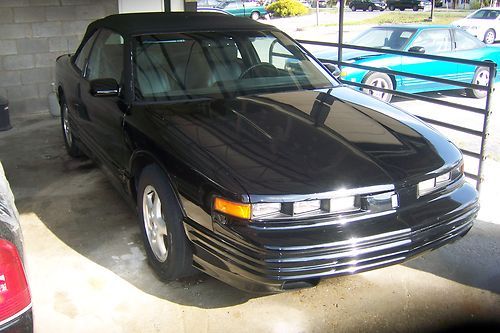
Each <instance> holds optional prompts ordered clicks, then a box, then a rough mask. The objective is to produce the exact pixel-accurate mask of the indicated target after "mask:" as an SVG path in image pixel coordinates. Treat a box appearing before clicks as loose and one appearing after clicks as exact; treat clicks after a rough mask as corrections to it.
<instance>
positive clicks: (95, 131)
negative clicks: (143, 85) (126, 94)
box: [80, 29, 127, 176]
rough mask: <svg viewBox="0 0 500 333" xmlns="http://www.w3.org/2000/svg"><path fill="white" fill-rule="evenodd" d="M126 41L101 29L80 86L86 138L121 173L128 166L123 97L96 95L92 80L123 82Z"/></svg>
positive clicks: (101, 158)
mask: <svg viewBox="0 0 500 333" xmlns="http://www.w3.org/2000/svg"><path fill="white" fill-rule="evenodd" d="M123 59H124V40H123V38H122V36H120V35H119V34H117V33H115V32H112V31H110V30H107V29H102V30H101V31H100V32H99V35H98V37H97V38H96V41H95V43H94V47H93V48H92V51H91V53H90V57H89V61H88V64H87V68H86V74H85V80H84V82H82V85H81V92H80V93H81V101H82V105H83V106H84V108H85V110H86V114H87V119H86V121H85V122H84V132H85V138H86V141H87V142H88V143H89V146H90V148H91V150H92V153H93V154H94V155H95V157H97V158H98V159H99V160H100V161H101V162H103V165H104V166H105V167H107V168H108V169H109V171H111V172H112V174H113V175H115V176H120V173H121V172H122V170H124V166H125V165H126V162H127V160H126V156H127V150H126V145H125V140H124V135H123V131H122V124H123V118H124V115H125V113H124V112H125V109H124V103H123V102H122V97H121V96H116V95H115V96H94V95H93V94H92V93H91V82H92V81H93V80H97V79H114V80H116V82H117V83H119V84H122V75H123Z"/></svg>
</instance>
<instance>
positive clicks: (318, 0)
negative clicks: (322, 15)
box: [311, 0, 328, 8]
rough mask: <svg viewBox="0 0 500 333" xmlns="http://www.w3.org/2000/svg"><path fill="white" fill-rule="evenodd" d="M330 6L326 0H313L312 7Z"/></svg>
mask: <svg viewBox="0 0 500 333" xmlns="http://www.w3.org/2000/svg"><path fill="white" fill-rule="evenodd" d="M327 6H328V2H327V1H326V0H312V1H311V8H316V7H318V8H326V7H327Z"/></svg>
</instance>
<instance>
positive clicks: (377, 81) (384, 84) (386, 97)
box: [363, 73, 394, 103]
mask: <svg viewBox="0 0 500 333" xmlns="http://www.w3.org/2000/svg"><path fill="white" fill-rule="evenodd" d="M363 83H364V84H367V85H369V86H374V87H377V88H382V89H389V90H392V89H393V88H394V85H393V84H392V80H391V78H390V77H389V75H387V74H384V73H371V74H368V75H367V76H366V77H365V78H364V79H363ZM363 91H364V92H365V93H367V94H369V95H372V96H373V97H375V98H377V99H380V100H382V101H384V102H387V103H389V102H390V101H391V99H392V94H390V93H387V92H383V91H378V90H374V89H369V88H363Z"/></svg>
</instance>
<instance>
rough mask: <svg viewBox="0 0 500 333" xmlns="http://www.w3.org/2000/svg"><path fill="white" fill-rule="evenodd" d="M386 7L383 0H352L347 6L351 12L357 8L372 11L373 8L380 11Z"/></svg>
mask: <svg viewBox="0 0 500 333" xmlns="http://www.w3.org/2000/svg"><path fill="white" fill-rule="evenodd" d="M385 7H387V5H386V3H385V1H384V0H353V1H351V3H350V4H349V8H351V10H352V11H353V12H355V11H356V10H358V9H361V10H363V11H365V10H368V11H369V12H373V11H374V10H380V11H381V12H382V11H384V10H385Z"/></svg>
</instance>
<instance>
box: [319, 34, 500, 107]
mask: <svg viewBox="0 0 500 333" xmlns="http://www.w3.org/2000/svg"><path fill="white" fill-rule="evenodd" d="M350 44H353V45H359V46H366V47H374V48H381V49H390V50H397V51H407V52H414V53H425V54H434V55H442V56H449V57H455V58H461V59H470V60H479V61H492V62H495V63H496V64H499V63H500V52H499V51H498V49H497V48H495V47H490V46H486V45H484V44H483V43H482V42H481V41H479V40H477V38H474V37H473V36H471V35H470V34H468V33H467V32H465V31H463V30H462V29H458V28H454V27H451V26H439V25H388V26H379V27H373V28H371V29H368V30H367V31H365V32H363V33H361V34H360V35H359V36H358V37H356V38H354V39H353V40H352V41H351V42H350ZM315 56H316V57H317V58H321V59H331V60H336V59H337V50H336V49H330V50H326V51H321V52H316V53H315ZM342 60H343V61H348V62H351V63H353V64H359V65H366V66H374V67H380V68H386V69H392V70H397V71H403V72H408V73H413V74H421V75H428V76H436V77H440V78H446V79H450V80H456V81H460V82H465V83H476V84H480V85H484V86H486V85H487V84H488V80H489V71H488V68H485V67H480V68H476V67H475V66H472V65H464V64H457V63H452V62H445V61H439V60H429V59H418V58H414V57H405V56H399V55H392V54H383V53H373V52H365V51H356V50H348V49H345V50H344V52H343V57H342ZM341 75H342V78H343V79H345V80H347V81H352V82H361V83H366V84H369V85H373V86H376V87H380V88H386V89H395V90H397V91H403V92H408V93H418V92H424V91H436V90H453V89H458V88H457V87H456V86H451V85H445V84H442V83H437V82H431V81H426V80H420V79H415V78H410V77H403V76H393V75H388V74H384V73H377V72H371V71H367V70H363V69H357V68H352V67H345V68H344V69H343V71H342V74H341ZM496 80H498V77H497V78H496ZM364 91H365V92H367V93H369V94H371V95H373V96H375V97H377V98H379V99H382V100H383V101H386V102H390V101H391V99H392V94H388V93H385V92H379V91H375V90H370V89H364ZM467 94H468V95H469V96H471V97H476V98H483V97H485V96H486V92H485V91H482V90H477V89H475V90H473V89H470V90H467Z"/></svg>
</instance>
